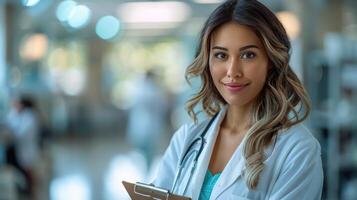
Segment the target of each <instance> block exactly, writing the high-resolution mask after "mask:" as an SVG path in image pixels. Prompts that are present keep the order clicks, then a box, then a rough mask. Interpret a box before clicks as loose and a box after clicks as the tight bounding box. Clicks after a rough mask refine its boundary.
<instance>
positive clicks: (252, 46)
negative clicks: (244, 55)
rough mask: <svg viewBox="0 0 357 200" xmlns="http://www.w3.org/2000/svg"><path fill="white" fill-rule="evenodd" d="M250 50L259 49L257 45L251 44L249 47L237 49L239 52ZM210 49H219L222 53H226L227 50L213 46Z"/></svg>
mask: <svg viewBox="0 0 357 200" xmlns="http://www.w3.org/2000/svg"><path fill="white" fill-rule="evenodd" d="M250 48H257V49H259V47H258V46H257V45H254V44H251V45H247V46H243V47H241V48H239V51H244V50H246V49H250ZM212 49H219V50H223V51H228V49H227V48H225V47H220V46H214V47H212Z"/></svg>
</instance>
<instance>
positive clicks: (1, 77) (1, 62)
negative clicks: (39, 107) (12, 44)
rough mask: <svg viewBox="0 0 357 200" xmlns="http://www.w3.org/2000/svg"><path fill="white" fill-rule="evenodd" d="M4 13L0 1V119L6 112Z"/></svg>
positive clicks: (3, 6)
mask: <svg viewBox="0 0 357 200" xmlns="http://www.w3.org/2000/svg"><path fill="white" fill-rule="evenodd" d="M5 17H6V14H5V4H4V3H1V2H0V113H2V114H0V120H1V118H2V117H3V116H2V115H3V114H4V113H6V110H5V99H6V96H7V90H6V82H5V77H6V52H5V50H6V23H5V22H6V21H5V20H6V18H5Z"/></svg>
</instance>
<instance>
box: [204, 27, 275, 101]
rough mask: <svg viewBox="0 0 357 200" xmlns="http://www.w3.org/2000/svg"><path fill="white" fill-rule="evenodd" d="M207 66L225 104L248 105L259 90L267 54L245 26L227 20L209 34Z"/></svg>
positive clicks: (265, 70)
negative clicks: (209, 45)
mask: <svg viewBox="0 0 357 200" xmlns="http://www.w3.org/2000/svg"><path fill="white" fill-rule="evenodd" d="M210 42H211V47H210V48H211V49H210V55H209V69H210V72H211V76H212V79H213V82H214V85H215V86H216V88H217V90H218V91H219V93H220V94H221V96H222V97H223V98H224V99H225V101H226V102H227V103H228V104H229V105H235V106H249V105H250V104H251V103H253V101H254V100H255V97H257V96H258V94H259V93H260V91H261V90H262V88H263V86H264V84H265V81H266V77H267V72H268V63H269V62H268V57H267V54H266V52H265V48H264V46H263V44H262V43H261V41H260V39H259V38H258V36H257V35H256V34H255V33H254V31H253V30H252V29H251V28H249V27H248V26H244V25H240V24H238V23H235V22H229V23H226V24H223V25H222V26H220V27H219V28H218V29H217V30H215V31H214V32H213V33H212V36H211V41H210Z"/></svg>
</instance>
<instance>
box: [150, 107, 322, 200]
mask: <svg viewBox="0 0 357 200" xmlns="http://www.w3.org/2000/svg"><path fill="white" fill-rule="evenodd" d="M225 113H226V108H223V109H222V110H221V111H220V113H219V114H218V116H217V118H216V119H215V120H214V122H213V123H212V125H211V127H210V128H209V129H208V131H207V134H206V141H207V143H206V145H205V147H204V149H203V151H202V154H201V155H200V157H199V159H198V163H197V168H196V170H195V172H194V174H193V176H192V179H191V181H190V184H189V185H188V189H187V191H186V193H185V196H188V197H191V198H192V199H193V200H196V199H198V197H199V195H200V191H201V187H202V183H203V181H204V177H205V174H206V172H207V168H208V164H209V161H210V157H211V154H212V150H213V147H214V143H215V140H216V136H217V133H218V130H219V127H220V124H221V122H222V120H223V118H224V116H225ZM208 121H209V120H206V121H204V122H202V123H199V124H196V125H195V124H191V125H184V126H182V127H181V128H180V129H179V130H178V131H177V132H176V133H175V134H174V136H173V138H172V140H171V142H170V145H169V147H168V148H167V150H166V152H165V154H164V156H163V158H162V161H161V163H160V165H159V169H158V173H157V176H156V179H155V180H154V182H153V184H154V185H155V186H158V187H162V188H166V189H168V190H170V189H171V187H172V184H173V180H174V177H175V174H176V172H177V168H178V164H179V160H180V159H181V157H182V154H183V153H184V151H186V149H187V148H188V145H190V143H191V142H192V140H193V139H194V138H195V137H197V136H198V135H200V134H201V132H202V131H203V129H204V128H205V127H206V125H207V123H208ZM243 143H244V140H243V142H242V143H241V144H240V145H239V147H238V148H237V149H236V151H235V152H234V154H233V155H232V158H231V159H230V161H229V162H228V163H227V165H226V167H225V168H224V170H223V172H222V174H221V176H220V178H219V179H218V180H217V182H216V185H215V186H214V188H213V190H212V193H211V197H210V199H211V200H230V199H232V200H233V199H234V200H240V199H241V200H243V199H246V200H247V199H252V200H253V199H254V200H260V199H264V200H302V199H304V200H310V199H311V200H317V199H321V193H322V185H323V170H322V162H321V153H320V144H319V143H318V141H317V140H316V139H315V138H314V137H313V136H312V135H311V133H310V132H309V131H308V130H307V129H306V128H305V127H304V126H303V125H295V126H293V127H291V128H290V129H288V130H284V131H281V132H280V133H279V135H278V137H277V139H276V141H275V143H274V145H272V146H271V147H270V148H268V149H267V150H266V159H265V161H264V164H265V166H264V169H263V171H262V173H261V175H260V179H259V184H258V186H257V189H256V190H251V189H249V188H248V187H247V185H246V184H245V181H244V179H243V177H242V170H243V169H244V167H245V165H244V159H243V155H242V148H243V147H242V146H243V145H242V144H243ZM196 147H197V146H196ZM190 161H192V160H189V161H188V162H187V164H186V165H190V163H192V162H190ZM189 169H191V166H189V167H186V168H184V170H183V172H182V178H181V179H179V181H178V185H179V189H178V191H176V192H175V193H177V194H182V193H183V188H184V185H185V184H184V183H185V181H187V180H188V175H189V171H190V170H189Z"/></svg>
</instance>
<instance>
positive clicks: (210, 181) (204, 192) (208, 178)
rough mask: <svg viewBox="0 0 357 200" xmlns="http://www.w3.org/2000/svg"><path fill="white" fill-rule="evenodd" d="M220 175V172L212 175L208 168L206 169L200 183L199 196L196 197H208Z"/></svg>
mask: <svg viewBox="0 0 357 200" xmlns="http://www.w3.org/2000/svg"><path fill="white" fill-rule="evenodd" d="M220 175H221V173H217V174H215V175H213V174H212V172H211V171H210V170H207V172H206V175H205V179H204V181H203V184H202V188H201V193H200V197H199V198H198V199H199V200H208V199H209V198H210V196H211V193H212V190H213V188H214V185H216V182H217V180H218V178H219V176H220Z"/></svg>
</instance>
